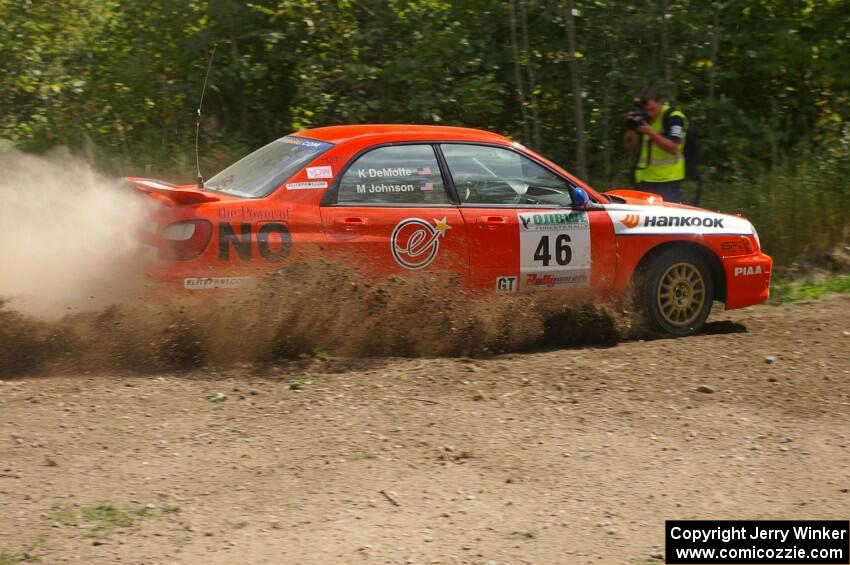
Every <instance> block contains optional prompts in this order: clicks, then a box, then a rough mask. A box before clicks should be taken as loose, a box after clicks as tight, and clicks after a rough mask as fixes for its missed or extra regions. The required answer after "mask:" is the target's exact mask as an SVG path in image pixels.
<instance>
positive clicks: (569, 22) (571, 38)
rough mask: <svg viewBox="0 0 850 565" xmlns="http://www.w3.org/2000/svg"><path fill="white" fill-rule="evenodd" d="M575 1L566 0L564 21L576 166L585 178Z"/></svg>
mask: <svg viewBox="0 0 850 565" xmlns="http://www.w3.org/2000/svg"><path fill="white" fill-rule="evenodd" d="M574 9H575V2H574V1H573V0H567V4H566V9H565V13H564V21H565V23H566V28H567V49H568V50H569V59H568V60H569V64H570V82H571V83H572V90H573V111H574V113H575V122H576V167H577V168H578V176H579V177H581V178H582V179H587V155H586V152H585V148H584V99H583V98H582V96H581V75H580V74H579V64H578V57H576V43H577V42H576V21H575V16H574V15H573V10H574Z"/></svg>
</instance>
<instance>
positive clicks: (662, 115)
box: [625, 87, 688, 202]
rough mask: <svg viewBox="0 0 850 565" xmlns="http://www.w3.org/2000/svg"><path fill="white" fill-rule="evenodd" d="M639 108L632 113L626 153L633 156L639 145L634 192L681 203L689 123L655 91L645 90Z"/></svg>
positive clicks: (626, 141) (651, 89)
mask: <svg viewBox="0 0 850 565" xmlns="http://www.w3.org/2000/svg"><path fill="white" fill-rule="evenodd" d="M638 108H639V109H638V110H637V111H634V112H631V113H629V122H628V127H629V129H628V131H626V137H625V145H626V149H627V150H628V151H629V152H630V153H632V154H634V152H635V150H636V149H637V147H638V144H640V153H639V156H638V160H637V163H636V164H635V188H637V189H638V190H644V191H646V192H653V193H655V194H659V195H661V196H662V197H663V198H664V200H665V201H667V202H681V200H682V197H681V188H682V181H683V180H684V179H685V156H684V153H683V150H684V147H685V137H686V134H687V127H688V125H687V124H688V120H687V118H686V117H685V115H684V114H683V113H682V112H680V111H679V110H676V109H674V108H671V107H670V105H669V104H666V103H665V102H664V98H663V96H661V94H660V93H659V92H658V91H657V90H656V89H655V88H653V87H649V88H646V89H644V90H643V92H642V93H641V95H640V98H639V100H638Z"/></svg>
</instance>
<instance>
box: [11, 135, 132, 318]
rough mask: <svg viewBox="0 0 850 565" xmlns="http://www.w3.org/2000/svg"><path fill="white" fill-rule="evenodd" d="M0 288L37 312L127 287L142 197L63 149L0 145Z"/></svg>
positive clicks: (68, 307) (104, 297)
mask: <svg viewBox="0 0 850 565" xmlns="http://www.w3.org/2000/svg"><path fill="white" fill-rule="evenodd" d="M0 171H2V174H0V296H2V297H3V298H4V300H6V301H7V302H8V305H10V306H12V307H14V308H15V309H16V310H19V311H20V312H23V313H26V314H31V315H36V316H39V317H43V318H52V319H55V318H57V317H60V316H62V315H63V314H65V313H67V312H68V311H76V310H85V309H93V308H98V307H103V306H105V305H107V304H109V303H111V302H113V301H114V300H116V299H120V298H122V297H123V296H126V295H128V294H129V293H131V292H132V287H133V286H134V284H133V283H134V282H136V281H138V279H137V278H136V275H135V274H132V273H131V271H132V270H133V269H132V268H131V266H130V265H129V264H128V261H129V260H130V258H133V257H138V254H137V253H136V251H137V247H138V245H139V243H138V239H137V237H136V234H137V233H138V229H139V228H140V227H141V226H143V225H144V224H145V223H146V221H147V212H146V209H145V204H144V201H143V200H142V199H141V198H138V197H137V196H136V195H134V194H133V191H131V190H129V189H128V188H126V187H122V186H121V180H120V179H118V178H109V177H107V176H105V175H103V174H102V173H100V172H98V171H97V170H96V169H95V168H94V167H92V166H91V165H90V164H88V163H86V162H85V161H84V160H82V159H79V158H77V157H74V156H72V155H71V154H70V153H69V152H68V151H66V150H63V151H58V152H54V153H51V154H50V155H48V156H36V155H31V154H26V153H22V152H19V151H16V150H12V149H2V148H0Z"/></svg>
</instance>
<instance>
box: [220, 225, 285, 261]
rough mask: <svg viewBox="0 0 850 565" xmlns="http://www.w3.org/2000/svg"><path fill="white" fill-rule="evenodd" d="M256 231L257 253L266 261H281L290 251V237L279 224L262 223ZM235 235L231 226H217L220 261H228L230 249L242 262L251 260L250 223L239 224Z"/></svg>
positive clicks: (252, 241)
mask: <svg viewBox="0 0 850 565" xmlns="http://www.w3.org/2000/svg"><path fill="white" fill-rule="evenodd" d="M259 226H260V227H259V229H258V230H257V238H256V241H257V251H258V252H259V253H260V257H262V258H263V259H266V260H268V261H283V260H284V259H285V258H286V257H287V256H288V255H289V252H290V251H291V248H292V236H291V234H290V233H289V230H288V229H287V228H286V226H285V225H283V224H281V223H279V222H263V223H261V224H259ZM239 231H240V233H239V234H237V233H236V230H235V229H234V227H233V224H230V223H228V222H220V223H219V224H218V258H219V259H221V260H222V261H227V260H229V259H230V248H231V247H232V248H233V250H234V251H236V255H237V256H238V257H239V259H241V260H243V261H250V260H251V259H252V248H253V244H254V240H253V238H252V237H251V224H250V222H242V223H240V224H239Z"/></svg>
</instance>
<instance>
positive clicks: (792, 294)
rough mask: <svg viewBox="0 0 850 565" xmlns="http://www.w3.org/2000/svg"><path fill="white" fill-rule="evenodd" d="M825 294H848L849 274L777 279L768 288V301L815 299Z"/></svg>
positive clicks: (849, 285)
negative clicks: (795, 279)
mask: <svg viewBox="0 0 850 565" xmlns="http://www.w3.org/2000/svg"><path fill="white" fill-rule="evenodd" d="M827 294H850V275H835V276H828V277H825V278H821V279H819V280H809V281H804V282H794V281H788V280H783V279H779V280H776V281H774V282H773V284H772V286H771V289H770V301H771V303H773V304H788V303H792V302H799V301H801V300H817V299H818V298H822V297H824V296H826V295H827Z"/></svg>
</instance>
